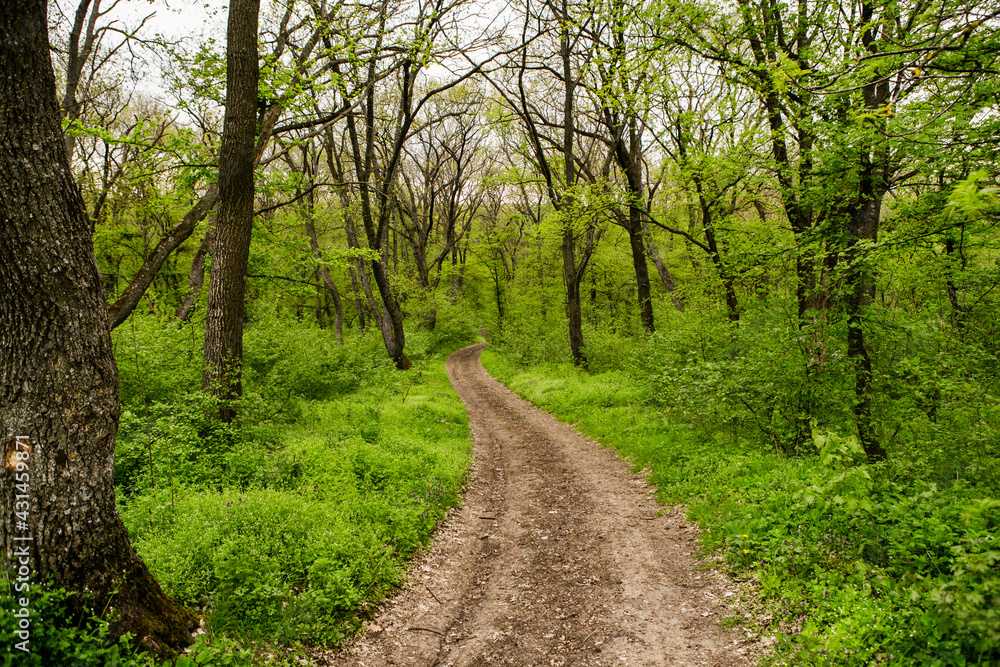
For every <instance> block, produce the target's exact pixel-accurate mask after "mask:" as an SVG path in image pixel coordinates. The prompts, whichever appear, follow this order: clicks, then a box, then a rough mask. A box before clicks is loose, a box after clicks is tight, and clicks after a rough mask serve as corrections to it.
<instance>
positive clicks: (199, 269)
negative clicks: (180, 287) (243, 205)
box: [175, 217, 215, 322]
mask: <svg viewBox="0 0 1000 667" xmlns="http://www.w3.org/2000/svg"><path fill="white" fill-rule="evenodd" d="M214 246H215V219H214V217H213V218H212V219H211V220H209V222H208V229H206V230H205V238H203V239H202V240H201V245H200V246H198V252H196V253H195V255H194V258H193V259H192V260H191V271H190V272H189V273H188V291H187V294H185V295H184V300H183V301H181V305H179V306H178V307H177V312H176V313H175V317H177V319H178V320H180V321H181V322H187V320H188V318H189V317H191V312H192V311H193V310H194V305H195V304H196V303H198V297H199V296H201V288H202V286H203V285H204V284H205V258H206V257H208V254H209V253H210V252H212V249H213V247H214Z"/></svg>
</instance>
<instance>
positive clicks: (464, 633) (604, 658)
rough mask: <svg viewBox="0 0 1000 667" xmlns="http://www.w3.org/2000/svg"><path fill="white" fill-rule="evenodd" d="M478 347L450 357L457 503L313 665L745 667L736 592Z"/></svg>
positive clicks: (605, 453) (678, 528)
mask: <svg viewBox="0 0 1000 667" xmlns="http://www.w3.org/2000/svg"><path fill="white" fill-rule="evenodd" d="M484 347H485V344H479V345H474V346H471V347H467V348H464V349H462V350H459V351H457V352H455V353H454V354H453V355H451V357H450V358H449V359H448V375H449V377H450V378H451V382H452V385H453V386H454V387H455V390H456V391H457V392H458V394H459V396H461V398H462V400H463V401H464V402H465V404H466V407H467V409H468V414H469V420H470V426H471V431H472V435H473V440H474V443H475V444H474V451H475V460H474V463H473V466H472V470H471V473H470V479H469V485H468V488H467V491H466V497H465V502H464V504H463V506H462V507H461V508H458V509H456V510H453V512H452V513H451V514H450V516H449V517H448V519H447V520H446V521H445V522H444V523H443V524H442V525H441V526H440V528H439V529H438V531H437V533H436V535H435V540H434V544H433V546H432V547H431V548H430V549H429V550H428V551H427V552H426V553H425V554H424V555H423V556H422V557H421V558H419V559H418V560H417V561H416V563H415V564H414V567H413V570H412V573H411V577H410V583H409V584H408V585H407V586H406V587H405V589H404V590H402V591H401V592H400V593H399V594H398V595H397V596H395V597H394V598H392V599H391V600H389V601H387V603H386V605H385V606H384V608H383V610H382V611H381V612H380V614H379V615H378V616H377V617H376V618H375V620H374V621H373V622H370V623H369V624H368V627H367V629H366V632H365V633H364V634H362V635H360V636H359V637H358V638H357V639H356V640H355V641H354V642H353V643H351V644H350V645H349V646H347V647H346V648H345V649H344V650H343V651H342V652H341V653H339V654H334V655H330V656H327V657H326V658H325V660H326V661H327V662H326V664H329V665H338V666H344V667H348V666H350V667H375V666H377V665H406V666H414V667H416V666H423V665H442V666H443V665H517V666H519V667H522V666H527V665H533V666H534V665H547V666H551V665H718V666H723V665H725V666H729V665H743V664H751V663H752V662H753V656H754V655H755V654H756V653H757V652H758V649H759V647H758V646H756V645H751V644H746V643H744V642H743V640H742V639H741V635H739V634H738V633H737V631H736V630H735V629H730V628H727V627H725V626H724V624H723V622H722V621H723V619H724V618H725V617H726V616H728V615H730V611H729V607H728V606H727V605H728V604H729V603H730V602H732V601H733V600H735V599H736V597H737V596H735V595H734V593H733V591H734V590H735V585H734V584H732V583H731V582H728V581H727V580H726V579H725V577H724V576H723V575H722V574H720V573H719V572H716V571H712V570H710V569H707V568H705V567H704V565H703V564H700V562H699V560H698V559H697V558H696V556H695V554H696V553H697V551H698V545H697V529H696V528H695V527H694V526H692V525H690V524H689V523H688V522H687V521H686V520H685V518H684V513H683V511H682V510H681V509H680V508H669V507H666V508H665V507H663V506H661V505H658V504H657V503H656V501H655V499H654V497H653V491H652V489H650V488H649V487H648V486H647V485H646V483H645V481H644V479H643V478H642V476H641V475H639V474H635V473H633V472H631V470H630V465H629V464H628V462H626V461H623V460H621V459H619V458H617V457H616V456H615V453H614V452H613V451H612V450H610V449H607V448H604V447H601V446H600V445H599V444H597V443H595V442H593V441H591V440H588V439H586V438H584V437H583V436H581V435H580V434H578V433H577V432H575V431H574V430H573V429H572V428H571V427H570V426H567V425H566V424H563V423H561V422H559V421H558V420H556V419H555V418H553V417H552V416H551V415H549V414H547V413H545V412H543V411H541V410H538V409H537V408H535V407H533V406H532V405H531V404H529V403H527V402H526V401H524V400H522V399H521V398H520V397H518V396H517V395H515V394H514V393H512V392H510V391H509V390H508V389H507V388H506V387H504V386H503V385H501V384H500V383H498V382H496V381H495V380H493V379H492V378H491V377H490V376H489V375H488V374H487V373H486V371H485V370H484V369H483V367H482V366H481V365H480V362H479V355H480V353H481V351H482V349H483V348H484Z"/></svg>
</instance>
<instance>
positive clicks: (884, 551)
mask: <svg viewBox="0 0 1000 667" xmlns="http://www.w3.org/2000/svg"><path fill="white" fill-rule="evenodd" d="M483 363H484V365H485V367H486V368H487V370H488V371H489V372H490V374H491V375H493V376H494V377H496V378H497V379H498V380H500V381H502V382H504V383H505V384H507V386H508V387H510V388H511V389H512V390H513V391H515V392H517V393H519V394H521V395H522V396H523V397H524V398H526V399H528V400H530V401H532V402H533V403H535V404H536V405H539V406H541V407H543V408H545V409H547V410H550V411H552V412H553V413H554V414H555V416H557V417H558V418H559V419H562V420H563V421H567V422H570V423H575V424H576V426H577V428H578V429H579V430H581V431H582V432H583V433H585V434H587V435H589V436H591V437H594V438H596V439H598V440H600V441H601V442H602V443H604V444H605V445H607V446H611V447H614V448H615V449H617V450H618V451H620V452H621V453H622V454H623V455H624V456H627V457H628V458H629V459H631V460H632V461H633V462H634V464H635V465H636V466H637V467H646V468H649V469H650V471H651V472H650V474H649V479H650V481H651V482H652V483H653V484H655V485H656V487H657V488H658V492H659V499H660V500H661V501H664V502H673V503H683V504H686V505H688V507H689V511H690V515H691V517H692V518H693V519H695V520H697V521H698V522H699V523H700V524H701V525H702V527H703V528H704V533H703V536H702V537H703V541H704V547H705V549H706V550H707V551H709V552H715V553H719V554H721V555H722V556H724V558H725V561H726V563H727V565H728V567H729V568H730V569H731V571H732V572H733V574H734V575H735V576H737V577H738V578H740V579H742V580H744V581H746V582H748V583H749V584H750V586H751V587H752V588H753V589H755V590H756V592H757V597H758V598H759V600H760V605H761V606H762V609H759V610H758V611H757V613H754V614H753V615H752V616H750V615H747V616H746V617H744V618H738V619H735V620H737V621H738V622H740V623H741V624H742V626H743V627H744V628H745V629H746V630H747V631H748V632H751V633H759V634H761V635H764V636H768V637H774V638H775V639H776V643H775V653H774V655H773V656H772V657H771V658H769V660H770V661H771V662H773V664H782V665H878V664H887V665H942V666H943V665H975V664H978V665H989V664H997V661H998V659H1000V607H998V606H997V601H998V598H1000V574H998V571H997V566H998V564H1000V548H997V546H996V542H995V538H996V529H997V526H998V522H1000V501H997V500H995V499H992V498H983V497H981V495H980V492H979V491H977V490H976V489H975V488H970V487H967V486H964V485H963V484H962V483H961V482H956V483H954V484H951V485H949V486H948V487H943V486H941V485H940V484H938V483H936V482H932V481H927V480H925V479H922V478H921V477H920V476H919V475H918V474H915V473H914V470H913V469H912V468H908V467H907V466H906V465H905V464H897V463H893V462H890V463H883V464H878V465H868V464H864V463H862V462H861V456H860V452H859V451H858V447H857V444H856V442H853V440H852V439H844V438H840V437H838V436H836V435H834V434H831V433H824V432H818V431H817V432H815V433H814V440H815V444H816V445H817V448H818V450H819V455H818V456H815V457H808V458H794V459H784V458H781V457H779V456H777V455H776V454H775V453H768V452H765V451H762V450H761V449H760V448H759V447H750V446H748V445H745V444H743V443H741V442H740V441H739V440H737V439H733V438H731V437H730V436H729V435H727V434H726V433H725V431H724V430H722V429H720V430H719V431H717V432H716V434H714V435H713V434H712V432H711V431H709V430H705V429H702V430H699V431H693V430H691V429H689V428H687V427H684V426H678V425H674V424H669V423H666V422H665V420H664V418H663V416H662V414H663V413H662V411H661V409H660V407H659V406H658V405H657V404H655V403H654V402H653V401H651V400H649V399H648V397H647V393H646V392H645V391H644V390H643V389H642V388H641V383H638V382H636V381H635V379H634V378H632V377H630V376H629V375H628V374H626V373H623V372H621V371H611V372H604V373H595V374H588V373H584V372H580V371H577V370H575V369H574V368H572V367H571V366H569V365H565V364H563V365H554V364H550V365H536V366H522V365H518V364H516V363H514V362H512V361H511V360H510V359H508V358H506V357H505V356H504V355H503V354H502V353H498V352H496V351H494V350H487V351H486V352H484V354H483Z"/></svg>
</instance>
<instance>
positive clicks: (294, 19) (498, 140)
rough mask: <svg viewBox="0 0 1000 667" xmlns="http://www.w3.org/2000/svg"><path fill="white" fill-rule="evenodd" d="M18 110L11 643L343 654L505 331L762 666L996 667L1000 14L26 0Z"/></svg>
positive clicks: (467, 444) (61, 653)
mask: <svg viewBox="0 0 1000 667" xmlns="http://www.w3.org/2000/svg"><path fill="white" fill-rule="evenodd" d="M199 8H201V9H203V10H204V11H208V12H209V13H211V12H212V11H214V12H216V14H217V15H216V16H215V17H214V18H211V19H205V21H206V23H205V26H207V27H206V29H205V30H204V31H202V32H198V30H199V29H200V28H201V26H198V25H195V24H196V22H197V21H196V20H195V19H193V18H190V17H194V16H199V17H200V16H203V13H198V12H196V11H195V10H196V9H199ZM204 15H206V16H207V15H209V14H204ZM198 20H201V19H198ZM212 26H214V27H212ZM178 31H179V32H178ZM185 31H186V32H185ZM175 32H177V34H174V33H175ZM0 98H2V99H3V100H4V101H5V102H4V105H3V106H2V108H0V292H2V293H0V431H2V433H0V435H2V437H3V442H4V443H5V444H4V447H5V448H6V449H5V451H6V456H5V467H4V469H3V473H2V480H3V483H2V488H3V498H2V501H0V505H2V508H3V511H4V518H3V522H2V525H3V534H2V536H0V537H2V541H3V546H4V554H5V562H4V564H5V567H4V568H3V570H4V576H3V579H2V583H0V607H3V608H4V609H5V610H10V611H11V613H6V612H5V613H4V616H3V623H2V625H0V637H2V638H3V639H2V644H3V651H4V653H3V654H2V655H3V656H4V660H5V665H40V666H45V665H86V666H89V665H122V666H126V665H127V666H134V667H153V666H159V665H176V666H177V667H187V666H188V665H195V664H197V665H246V666H249V665H274V666H279V665H280V666H284V665H288V666H291V665H302V664H311V665H322V664H330V663H327V662H324V660H326V659H327V658H328V656H329V655H332V653H333V652H334V651H336V650H337V649H338V648H339V647H340V646H342V645H343V644H344V643H345V642H347V641H349V640H350V638H351V637H352V636H354V635H355V634H356V633H358V632H359V631H362V630H363V629H364V628H365V626H366V624H368V623H370V621H371V620H372V618H373V617H374V614H375V612H376V610H377V609H378V608H379V605H380V604H381V603H382V602H383V601H384V600H385V599H386V598H387V596H391V595H393V594H394V593H395V592H396V591H397V590H398V589H400V588H401V587H402V586H404V584H405V581H406V577H407V567H408V563H409V562H410V559H411V558H412V557H413V556H414V555H417V554H420V553H422V552H423V551H424V550H425V549H426V548H427V547H428V545H429V544H430V542H431V538H432V533H433V531H434V528H435V526H436V525H437V524H438V522H439V521H440V520H441V519H442V518H444V517H445V515H446V514H447V513H448V512H449V510H451V509H452V508H454V507H456V506H459V505H460V504H461V502H462V497H463V490H464V488H465V484H466V482H467V479H468V471H469V466H470V464H471V463H472V452H473V448H472V442H471V439H470V429H469V419H468V417H467V416H466V411H465V408H464V406H463V403H462V401H461V400H460V399H459V397H458V396H457V395H456V394H455V393H454V391H452V389H451V387H450V386H449V379H448V375H447V373H446V367H445V360H446V358H447V357H448V355H449V354H450V353H451V352H453V351H455V350H457V349H458V348H461V347H463V346H466V345H471V344H474V343H477V342H481V341H488V348H487V350H486V351H485V352H484V353H483V364H484V366H485V368H486V369H487V371H488V372H489V373H490V374H491V375H492V376H493V377H494V378H496V379H498V380H500V381H501V382H503V383H504V384H506V385H507V386H508V387H509V388H510V389H511V390H513V391H515V392H516V393H518V394H520V395H521V396H523V397H524V398H526V399H528V400H529V401H531V402H532V403H534V404H535V405H537V406H539V407H541V408H544V409H545V410H547V411H550V412H551V413H552V414H554V415H555V416H556V417H558V418H559V419H561V420H562V421H565V422H567V423H572V424H574V425H575V427H576V428H577V429H578V430H579V431H580V432H581V433H583V434H585V435H587V436H588V437H591V438H594V439H596V440H598V441H600V442H601V443H602V444H603V445H605V446H607V447H610V448H613V449H614V450H617V451H618V452H619V453H620V454H621V455H622V456H623V457H626V458H627V459H628V460H629V461H630V462H631V464H632V465H633V466H634V468H635V470H642V471H643V472H644V474H646V475H647V479H648V481H649V483H650V484H651V485H652V486H653V487H654V488H655V489H656V498H657V499H658V500H659V501H660V502H662V503H665V504H666V505H669V506H673V505H681V506H683V507H685V508H686V509H685V512H686V516H687V517H688V520H690V521H691V522H693V523H696V524H697V525H698V526H700V530H701V531H702V532H701V533H700V548H701V551H702V554H703V555H704V556H705V557H706V558H708V559H709V560H711V562H713V563H716V565H715V566H716V567H719V568H721V569H722V570H724V571H725V572H727V573H728V575H729V576H730V577H732V578H733V580H735V581H737V582H739V584H740V593H739V596H738V597H739V600H740V602H739V604H738V605H736V606H734V607H733V609H732V612H731V613H730V615H729V616H728V618H727V619H726V623H727V624H728V626H729V627H733V628H736V631H737V632H739V633H741V636H744V637H746V638H749V639H750V640H753V641H756V642H758V643H760V644H761V645H762V646H763V647H764V654H763V656H762V657H761V658H760V664H766V665H941V666H944V665H995V664H998V663H1000V545H998V544H997V543H996V539H997V535H998V530H1000V481H998V479H997V475H998V472H1000V462H998V455H1000V364H998V354H1000V317H998V315H1000V290H997V289H996V288H997V286H998V285H1000V226H998V223H1000V185H998V175H1000V162H998V157H1000V156H998V150H1000V2H997V0H977V1H975V2H973V1H972V0H935V1H933V2H932V1H931V0H795V1H794V2H791V1H787V2H786V1H779V0H736V1H735V2H721V3H719V2H708V1H705V0H630V1H629V2H626V1H625V0H513V1H512V2H509V3H505V4H500V3H493V2H489V3H487V2H482V1H477V0H264V1H263V2H261V1H260V0H230V2H229V3H228V6H226V5H224V4H221V5H208V4H206V5H204V7H202V5H200V4H191V5H187V4H185V5H176V6H175V5H173V4H170V5H168V3H167V2H165V1H160V0H158V1H157V2H151V3H148V4H147V3H127V2H122V0H79V2H78V3H77V2H76V1H75V0H74V2H72V3H71V2H69V1H68V0H53V2H51V3H46V2H45V0H0ZM112 452H113V455H112ZM29 484H30V486H29ZM26 544H30V549H29V548H28V547H26V546H25V545H26ZM25 549H28V551H25ZM22 556H23V559H22V560H20V561H19V560H18V558H19V557H22ZM19 563H20V565H21V570H22V573H21V574H22V575H23V574H24V572H26V571H28V569H29V566H25V565H24V564H25V563H30V572H31V581H30V605H28V603H27V602H23V601H21V600H24V599H25V598H24V597H23V596H24V595H26V593H23V590H27V589H26V588H25V586H24V585H23V584H22V583H21V582H25V581H27V579H19V578H18V572H19V570H18V564H19ZM29 606H30V614H31V624H30V651H29V650H26V648H25V647H22V648H20V649H19V648H17V645H18V643H19V642H24V641H25V640H26V639H27V637H28V634H26V633H28V630H26V629H25V628H26V627H27V626H26V625H25V624H24V622H20V623H19V619H22V621H23V617H21V616H18V613H19V612H18V611H17V610H18V609H21V610H24V613H25V614H27V613H28V611H27V610H28V608H29ZM19 632H21V633H22V634H19ZM192 632H194V634H193V635H192ZM192 642H193V644H192ZM25 646H27V645H25ZM545 664H548V663H545ZM553 664H555V663H553Z"/></svg>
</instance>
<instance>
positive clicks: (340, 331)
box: [306, 210, 344, 345]
mask: <svg viewBox="0 0 1000 667" xmlns="http://www.w3.org/2000/svg"><path fill="white" fill-rule="evenodd" d="M311 213H312V211H311V210H310V211H309V214H310V216H311ZM306 236H308V237H309V248H310V249H311V250H312V253H313V255H314V256H315V257H316V261H317V262H319V276H320V278H321V279H322V280H323V284H324V285H325V286H326V289H327V290H328V291H329V293H330V296H331V297H333V308H334V313H335V314H334V318H335V319H334V325H333V331H334V334H335V335H336V336H337V342H338V343H340V344H341V345H343V344H344V303H343V301H341V300H340V292H338V291H337V286H336V285H335V284H334V283H333V278H331V277H330V269H328V268H327V267H326V265H325V264H323V262H324V259H323V251H322V250H320V248H319V240H318V239H317V238H316V226H315V225H314V224H313V221H312V218H311V217H308V216H307V217H306Z"/></svg>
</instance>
